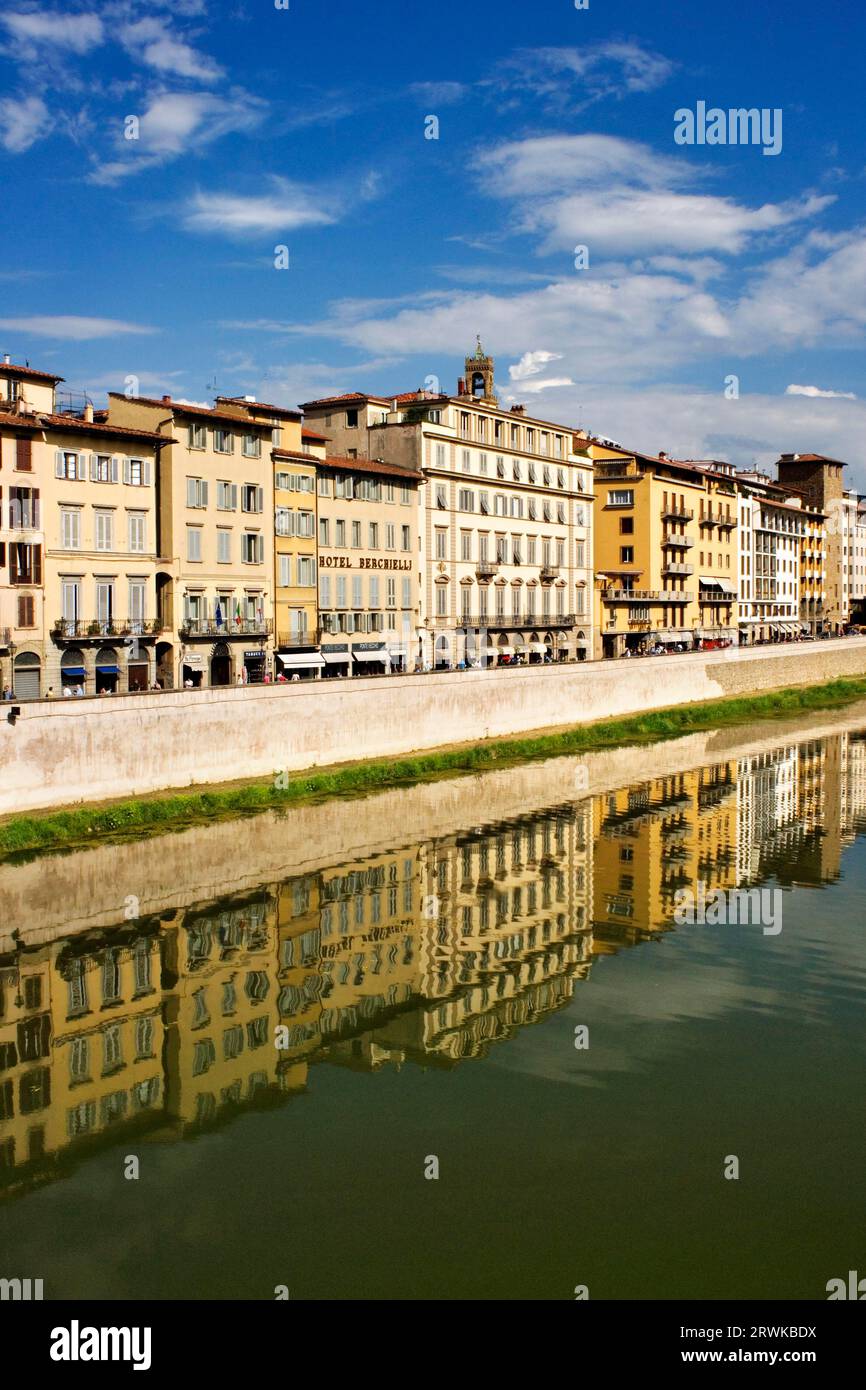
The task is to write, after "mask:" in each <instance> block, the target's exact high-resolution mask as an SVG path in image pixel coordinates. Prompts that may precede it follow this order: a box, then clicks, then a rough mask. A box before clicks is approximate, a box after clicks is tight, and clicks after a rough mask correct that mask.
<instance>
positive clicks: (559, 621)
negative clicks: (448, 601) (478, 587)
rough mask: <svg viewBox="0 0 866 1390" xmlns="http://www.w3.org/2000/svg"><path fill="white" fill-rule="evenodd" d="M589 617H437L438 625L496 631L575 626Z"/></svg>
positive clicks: (485, 615) (559, 614) (568, 614)
mask: <svg viewBox="0 0 866 1390" xmlns="http://www.w3.org/2000/svg"><path fill="white" fill-rule="evenodd" d="M588 622H589V618H588V617H579V616H577V615H575V614H574V613H511V614H508V613H498V614H492V615H491V614H489V613H480V614H479V613H468V614H467V613H461V615H460V617H459V618H457V619H454V618H437V619H436V626H437V627H456V628H460V629H462V628H487V629H488V630H490V631H494V632H506V631H508V630H509V629H510V630H511V631H512V632H513V631H514V630H515V629H517V628H543V627H574V626H575V624H577V623H588Z"/></svg>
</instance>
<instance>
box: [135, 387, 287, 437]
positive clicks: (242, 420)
mask: <svg viewBox="0 0 866 1390" xmlns="http://www.w3.org/2000/svg"><path fill="white" fill-rule="evenodd" d="M108 395H109V399H111V397H112V396H113V397H115V398H116V399H117V400H122V401H125V400H128V399H129V398H128V397H127V396H124V395H123V394H122V392H120V391H109V393H108ZM134 399H135V400H136V401H137V402H138V403H139V404H141V405H153V406H157V407H158V408H159V409H161V410H166V411H170V412H171V413H172V414H173V415H194V416H195V417H196V418H197V419H205V420H217V421H223V420H225V421H227V422H228V423H229V424H232V425H250V426H251V427H252V428H253V429H258V430H263V429H270V422H269V421H268V420H251V419H250V418H249V416H247V415H232V414H231V413H230V412H229V411H227V410H212V409H211V408H210V407H209V406H202V405H186V404H185V402H184V401H174V400H172V399H171V398H170V397H169V399H168V400H167V401H164V400H162V399H161V398H159V397H155V396H135V397H134Z"/></svg>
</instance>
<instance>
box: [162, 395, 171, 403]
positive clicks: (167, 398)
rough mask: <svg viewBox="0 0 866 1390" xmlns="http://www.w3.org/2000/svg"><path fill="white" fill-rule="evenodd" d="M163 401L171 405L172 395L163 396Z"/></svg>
mask: <svg viewBox="0 0 866 1390" xmlns="http://www.w3.org/2000/svg"><path fill="white" fill-rule="evenodd" d="M162 403H163V405H171V396H163V398H162Z"/></svg>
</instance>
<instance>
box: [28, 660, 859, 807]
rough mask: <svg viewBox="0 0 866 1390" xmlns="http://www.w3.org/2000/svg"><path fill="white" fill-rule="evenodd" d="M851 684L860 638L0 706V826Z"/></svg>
mask: <svg viewBox="0 0 866 1390" xmlns="http://www.w3.org/2000/svg"><path fill="white" fill-rule="evenodd" d="M860 675H866V639H863V638H844V639H840V640H837V641H828V642H815V643H810V644H806V643H798V644H797V645H791V646H789V647H784V648H781V649H780V648H779V647H766V648H759V649H757V650H755V649H750V650H749V651H747V652H744V651H737V650H735V649H731V650H730V651H725V652H705V653H689V654H683V655H680V656H665V657H656V658H650V657H645V658H641V659H634V660H631V661H624V660H620V661H612V662H603V661H599V662H591V663H586V664H584V665H572V664H568V665H563V666H547V667H543V666H542V667H523V668H517V669H514V670H505V671H501V670H500V671H497V670H493V671H460V672H456V671H454V672H441V673H437V674H435V675H434V674H431V675H421V674H414V675H407V676H383V677H381V678H378V677H374V678H369V679H361V680H358V679H354V680H343V681H339V680H338V681H328V682H321V681H316V682H300V681H299V682H295V683H289V684H288V685H262V686H246V687H240V688H239V687H227V688H224V689H220V688H217V689H208V690H201V691H172V692H168V693H165V694H153V695H150V694H147V695H135V696H111V697H105V698H103V699H101V700H99V701H98V702H97V701H96V700H93V701H90V700H88V701H87V702H86V703H84V702H82V701H80V700H78V701H76V700H63V701H59V700H58V701H57V702H52V701H41V702H39V703H34V704H31V705H28V704H23V705H21V706H20V709H21V714H20V715H19V717H18V718H17V719H16V720H15V722H14V723H10V722H9V719H8V716H7V717H2V708H3V707H2V706H0V815H9V814H14V813H20V812H26V811H30V810H37V809H44V808H48V807H55V806H65V805H71V804H74V803H76V802H96V801H102V800H108V799H111V798H120V797H130V796H135V795H140V794H143V793H147V792H155V791H161V790H167V789H169V788H175V789H181V788H186V787H191V786H207V785H214V784H216V783H220V782H230V781H234V780H237V779H241V778H251V777H269V776H273V775H274V773H275V772H276V771H277V770H278V769H286V770H288V771H290V772H291V771H295V772H297V771H306V770H309V769H310V768H313V767H324V766H327V765H328V764H334V763H342V762H353V761H358V760H362V759H368V758H377V757H383V756H388V755H398V754H406V753H411V752H417V751H421V750H425V749H432V748H437V747H442V746H443V745H446V744H452V743H464V742H473V743H474V742H478V741H479V740H482V739H487V738H497V737H502V736H505V735H513V734H521V733H527V732H529V731H530V730H536V729H550V728H556V727H562V726H567V725H572V724H579V723H583V722H586V721H590V720H594V719H602V718H605V717H607V716H612V715H624V714H635V713H641V712H644V711H647V710H653V709H660V708H663V707H664V706H666V705H679V704H687V703H694V702H699V701H703V700H715V699H719V698H722V697H724V696H727V695H744V694H752V693H755V692H759V691H763V690H771V689H774V688H778V687H781V686H786V685H803V684H819V683H821V682H823V681H827V680H830V679H832V678H835V677H837V676H860Z"/></svg>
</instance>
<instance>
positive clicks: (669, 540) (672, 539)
mask: <svg viewBox="0 0 866 1390" xmlns="http://www.w3.org/2000/svg"><path fill="white" fill-rule="evenodd" d="M662 545H663V546H669V547H670V549H671V550H673V549H676V550H691V548H692V546H693V545H694V541H693V540H690V538H689V537H688V536H664V537H663V539H662Z"/></svg>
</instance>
